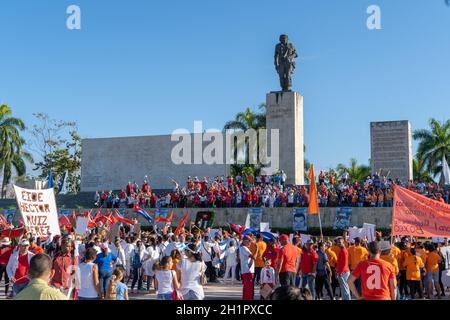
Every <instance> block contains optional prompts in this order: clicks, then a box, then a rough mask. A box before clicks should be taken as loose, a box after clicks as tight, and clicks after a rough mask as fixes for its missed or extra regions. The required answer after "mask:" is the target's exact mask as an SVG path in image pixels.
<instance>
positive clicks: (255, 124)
mask: <svg viewBox="0 0 450 320" xmlns="http://www.w3.org/2000/svg"><path fill="white" fill-rule="evenodd" d="M259 109H260V110H262V112H254V111H252V110H250V108H247V109H245V111H244V112H239V113H238V114H236V116H235V118H234V120H232V121H228V122H227V123H225V125H224V128H223V130H224V131H225V130H236V131H244V132H246V131H247V130H249V129H253V130H255V131H257V130H258V129H264V128H265V127H266V110H265V109H266V108H265V104H261V105H259ZM258 142H259V139H258ZM258 142H257V145H256V146H250V145H249V142H247V140H245V142H244V145H235V147H234V152H233V159H236V158H237V156H238V153H239V152H245V164H233V165H231V172H232V174H234V175H236V174H242V173H243V172H244V171H249V169H247V170H245V169H246V168H251V169H252V170H251V171H252V172H253V173H254V174H258V173H259V172H260V169H261V166H260V165H253V164H250V163H249V162H250V161H249V158H250V148H254V149H253V150H254V151H256V152H258V150H259V145H258Z"/></svg>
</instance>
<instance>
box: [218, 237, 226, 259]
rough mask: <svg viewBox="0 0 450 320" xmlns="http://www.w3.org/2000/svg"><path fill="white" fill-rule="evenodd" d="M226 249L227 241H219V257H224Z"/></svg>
mask: <svg viewBox="0 0 450 320" xmlns="http://www.w3.org/2000/svg"><path fill="white" fill-rule="evenodd" d="M227 249H228V241H227V240H225V241H222V242H219V259H220V260H223V258H225V253H226V252H227Z"/></svg>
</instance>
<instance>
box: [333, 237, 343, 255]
mask: <svg viewBox="0 0 450 320" xmlns="http://www.w3.org/2000/svg"><path fill="white" fill-rule="evenodd" d="M330 250H331V251H333V252H334V253H335V254H336V257H337V256H339V252H340V251H341V248H340V247H339V246H338V244H337V240H336V239H334V245H333V246H332V247H330Z"/></svg>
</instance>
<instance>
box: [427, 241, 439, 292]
mask: <svg viewBox="0 0 450 320" xmlns="http://www.w3.org/2000/svg"><path fill="white" fill-rule="evenodd" d="M428 251H429V253H428V255H427V258H426V262H425V269H426V271H427V274H426V282H425V283H426V286H427V298H428V299H431V297H432V296H433V284H434V287H435V288H436V291H437V293H438V295H437V297H438V299H441V294H442V293H443V292H440V291H441V290H440V289H441V286H440V285H439V264H440V263H441V256H440V255H439V254H438V253H437V252H436V247H435V245H434V243H431V244H430V245H429V246H428Z"/></svg>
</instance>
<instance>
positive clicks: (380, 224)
mask: <svg viewBox="0 0 450 320" xmlns="http://www.w3.org/2000/svg"><path fill="white" fill-rule="evenodd" d="M68 210H69V211H70V212H71V211H73V210H72V209H68ZM170 210H173V212H174V218H173V222H172V225H173V226H176V225H177V224H178V223H179V221H181V219H182V218H183V217H184V215H185V214H186V212H187V210H189V212H190V216H189V219H188V223H189V222H190V221H194V220H195V217H196V215H197V212H199V211H210V210H212V211H214V213H215V219H214V225H215V226H227V225H228V223H237V224H241V225H244V224H245V219H246V217H247V212H248V209H247V208H214V209H209V208H188V209H184V208H180V209H170ZM336 210H337V208H320V216H321V222H322V227H323V228H331V227H333V224H334V220H335V217H336ZM74 211H76V212H79V211H80V210H77V209H74ZM0 212H1V210H0ZM94 212H95V209H94ZM147 212H148V213H149V214H150V215H151V216H152V217H154V215H155V209H147ZM102 214H106V209H104V210H103V213H102ZM126 216H127V218H133V217H136V218H137V219H138V221H139V222H140V223H141V224H142V225H144V226H145V225H148V223H147V222H146V220H145V219H144V218H142V217H141V216H140V215H137V214H135V213H133V212H132V210H129V211H128V213H127V214H126ZM20 219H21V215H20V214H16V215H15V217H14V220H15V221H16V223H17V222H18V221H19V220H20ZM262 222H269V223H270V226H271V227H272V228H286V229H291V228H292V208H264V209H263V215H262ZM188 223H187V224H186V225H188ZM364 223H372V224H375V225H376V226H377V228H386V229H387V228H390V225H391V224H392V208H353V212H352V216H351V220H350V226H357V227H362V226H363V224H364ZM308 227H312V228H318V227H319V219H318V216H317V215H309V216H308Z"/></svg>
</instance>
